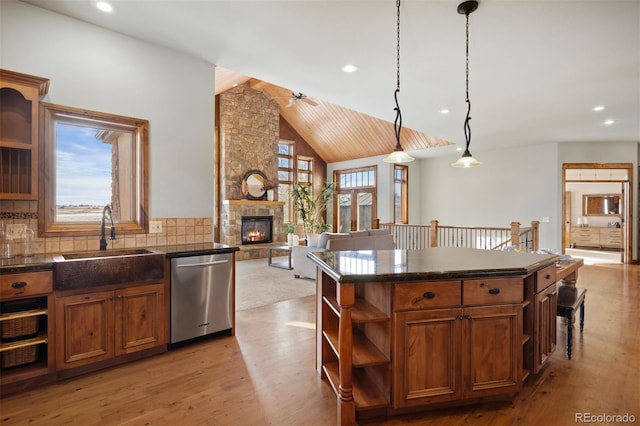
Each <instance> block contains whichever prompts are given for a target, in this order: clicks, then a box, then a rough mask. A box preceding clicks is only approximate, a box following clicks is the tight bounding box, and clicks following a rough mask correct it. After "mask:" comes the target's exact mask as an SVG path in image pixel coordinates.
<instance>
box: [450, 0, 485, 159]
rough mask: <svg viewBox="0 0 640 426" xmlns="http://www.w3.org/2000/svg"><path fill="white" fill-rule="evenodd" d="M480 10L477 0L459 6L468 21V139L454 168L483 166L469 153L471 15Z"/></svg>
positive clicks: (465, 126)
mask: <svg viewBox="0 0 640 426" xmlns="http://www.w3.org/2000/svg"><path fill="white" fill-rule="evenodd" d="M477 8H478V2H477V1H475V0H471V1H465V2H462V3H460V4H459V5H458V13H459V14H461V15H465V17H466V19H467V25H466V40H467V43H466V72H467V73H466V81H465V86H466V95H467V97H466V100H465V102H466V103H467V117H466V118H465V120H464V136H465V139H466V147H465V150H464V153H463V154H462V157H460V158H459V159H458V161H456V162H455V163H451V165H452V166H453V167H476V166H479V165H480V164H482V163H481V162H479V161H478V160H476V159H475V158H473V156H472V155H471V152H470V151H469V145H470V144H471V125H470V124H469V122H470V121H471V101H470V100H469V15H470V14H471V13H472V12H473V11H475V10H476V9H477Z"/></svg>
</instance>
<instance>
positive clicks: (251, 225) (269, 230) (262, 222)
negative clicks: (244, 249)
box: [241, 216, 273, 244]
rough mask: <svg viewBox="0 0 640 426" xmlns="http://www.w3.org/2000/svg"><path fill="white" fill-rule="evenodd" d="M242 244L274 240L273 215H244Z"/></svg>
mask: <svg viewBox="0 0 640 426" xmlns="http://www.w3.org/2000/svg"><path fill="white" fill-rule="evenodd" d="M241 237H242V244H266V243H271V242H273V216H242V230H241Z"/></svg>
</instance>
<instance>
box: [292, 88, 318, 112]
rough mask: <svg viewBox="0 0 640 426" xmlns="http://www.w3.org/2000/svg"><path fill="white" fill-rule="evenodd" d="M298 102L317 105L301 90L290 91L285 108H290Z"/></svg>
mask: <svg viewBox="0 0 640 426" xmlns="http://www.w3.org/2000/svg"><path fill="white" fill-rule="evenodd" d="M298 102H305V103H307V104H309V105H311V106H318V103H317V102H316V101H314V100H312V99H311V98H309V97H308V96H307V95H305V94H304V93H301V92H291V97H290V98H289V103H288V104H287V105H285V108H290V107H292V106H293V105H295V104H296V103H298Z"/></svg>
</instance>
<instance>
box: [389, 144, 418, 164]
mask: <svg viewBox="0 0 640 426" xmlns="http://www.w3.org/2000/svg"><path fill="white" fill-rule="evenodd" d="M413 160H415V158H413V157H412V156H410V155H409V154H407V153H406V152H404V150H403V149H402V147H400V149H399V150H394V151H393V152H392V153H391V154H389V155H387V156H386V157H385V158H383V159H382V161H384V162H385V163H410V162H412V161H413Z"/></svg>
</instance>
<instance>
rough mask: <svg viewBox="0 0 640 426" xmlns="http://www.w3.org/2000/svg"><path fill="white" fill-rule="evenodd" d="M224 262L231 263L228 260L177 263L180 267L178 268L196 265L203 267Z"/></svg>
mask: <svg viewBox="0 0 640 426" xmlns="http://www.w3.org/2000/svg"><path fill="white" fill-rule="evenodd" d="M223 263H229V261H228V260H214V261H213V262H202V263H184V264H182V265H176V267H178V268H195V267H203V266H213V265H221V264H223Z"/></svg>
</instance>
